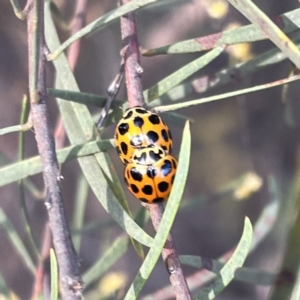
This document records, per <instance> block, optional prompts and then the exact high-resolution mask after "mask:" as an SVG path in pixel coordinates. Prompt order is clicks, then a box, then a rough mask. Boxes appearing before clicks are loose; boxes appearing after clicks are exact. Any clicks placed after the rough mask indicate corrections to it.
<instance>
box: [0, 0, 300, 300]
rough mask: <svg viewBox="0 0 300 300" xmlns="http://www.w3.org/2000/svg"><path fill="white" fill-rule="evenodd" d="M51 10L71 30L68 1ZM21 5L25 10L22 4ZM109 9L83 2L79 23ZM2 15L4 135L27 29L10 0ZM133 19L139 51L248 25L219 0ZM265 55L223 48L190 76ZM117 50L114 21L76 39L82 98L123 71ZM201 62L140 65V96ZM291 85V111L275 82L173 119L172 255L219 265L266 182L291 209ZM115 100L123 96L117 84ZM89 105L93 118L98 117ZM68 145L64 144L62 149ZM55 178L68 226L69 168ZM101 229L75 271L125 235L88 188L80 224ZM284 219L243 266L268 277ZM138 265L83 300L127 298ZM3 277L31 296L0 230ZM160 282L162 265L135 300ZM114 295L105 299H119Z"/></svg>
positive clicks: (39, 235)
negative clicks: (178, 169)
mask: <svg viewBox="0 0 300 300" xmlns="http://www.w3.org/2000/svg"><path fill="white" fill-rule="evenodd" d="M78 1H80V0H78ZM54 2H55V4H56V5H57V7H58V8H59V9H60V11H61V14H62V16H63V18H64V19H65V20H66V22H70V21H71V20H72V17H73V14H74V7H75V1H72V0H55V1H54ZM254 2H256V4H257V5H258V6H259V7H260V8H261V9H262V10H263V11H264V12H265V13H266V14H267V15H268V16H276V15H279V14H282V13H285V12H288V11H290V10H293V9H296V8H298V6H299V3H298V2H297V1H291V0H286V1H275V0H269V1H254ZM20 3H21V4H22V5H24V4H25V1H20ZM116 6H117V1H111V0H102V1H95V0H88V1H87V9H86V23H87V24H88V23H90V22H92V21H93V20H95V19H97V18H98V17H100V16H102V15H103V14H105V13H106V12H109V11H110V10H112V9H114V8H116ZM0 7H1V9H0V45H1V47H0V77H1V78H0V99H1V103H2V105H3V107H2V108H3V109H1V110H0V128H4V127H7V126H12V125H16V124H19V119H20V114H21V103H22V97H23V95H24V94H26V93H28V74H27V70H28V67H27V65H28V62H27V29H26V22H23V21H20V20H19V19H17V18H16V17H15V15H14V13H13V9H12V7H11V5H10V3H9V1H4V0H2V1H0ZM22 7H23V6H22ZM137 20H138V34H139V41H140V44H141V45H142V46H143V47H144V48H155V47H159V46H164V45H167V44H172V43H175V42H178V41H181V40H186V39H190V38H194V37H201V36H205V35H208V34H213V33H217V32H220V31H223V30H225V29H228V28H233V27H238V26H242V25H246V24H249V22H248V21H247V20H246V19H245V18H244V17H243V16H242V15H241V14H240V13H239V12H238V11H236V10H235V9H234V8H233V7H231V6H230V5H229V4H228V3H227V1H225V0H224V1H223V0H202V1H201V0H194V1H192V0H191V1H188V0H186V1H175V0H174V1H166V4H165V5H163V4H155V5H150V6H148V7H146V8H144V9H143V10H142V11H140V12H139V13H138V15H137ZM59 33H60V38H61V41H64V40H65V39H66V38H67V37H68V36H69V35H70V31H66V30H62V29H59ZM273 47H274V46H273V44H272V43H271V42H270V41H261V42H255V43H252V44H243V45H237V46H230V47H228V48H227V49H226V51H225V52H224V53H223V54H221V55H220V56H219V57H218V58H217V59H216V60H214V61H213V62H212V63H211V64H209V66H207V67H205V68H204V69H203V70H201V72H198V73H197V74H195V75H194V76H193V77H192V78H195V79H196V78H201V77H204V76H208V77H209V78H214V74H215V73H216V72H218V71H220V70H222V69H226V68H228V67H232V66H234V65H235V64H237V63H239V62H243V61H247V60H249V59H250V58H252V57H255V56H257V55H259V54H261V53H263V52H264V51H267V50H269V49H272V48H273ZM120 49H121V37H120V24H119V22H114V23H112V24H110V25H109V26H107V28H105V29H104V30H102V31H99V32H95V33H93V34H91V35H89V36H87V37H84V38H83V39H82V45H81V51H80V56H79V60H78V63H77V65H76V68H75V77H76V79H77V82H78V85H79V87H80V90H81V91H82V92H86V93H93V94H99V95H106V89H107V88H108V86H109V84H110V82H111V81H112V80H113V78H114V76H115V75H116V74H117V72H118V69H119V63H120ZM199 55H202V53H201V54H199V53H193V54H179V55H160V56H157V57H142V58H141V64H142V67H143V69H144V73H143V76H142V77H143V85H144V88H145V89H146V88H149V87H151V86H152V85H154V84H155V83H156V82H158V81H160V80H161V79H163V78H164V77H165V76H167V75H169V74H171V73H172V72H174V71H176V70H177V69H178V68H180V67H181V66H184V65H185V64H187V63H189V62H191V61H192V60H194V59H196V58H197V57H199ZM48 65H49V66H48V87H53V80H54V68H53V67H52V65H51V63H48ZM291 68H292V65H291V63H290V62H288V61H287V60H285V61H283V62H282V63H279V64H276V65H273V66H271V67H268V68H265V69H264V70H260V71H259V72H256V73H254V74H252V75H250V76H248V77H247V78H237V79H236V80H233V81H232V82H231V83H230V84H228V85H226V86H224V87H220V88H215V89H210V90H209V91H207V92H204V93H201V96H200V94H197V93H193V94H191V95H189V96H188V97H187V98H185V99H184V100H189V99H198V98H200V97H205V96H209V95H216V94H221V93H224V92H228V91H233V90H237V89H241V88H246V87H250V86H255V85H259V84H263V83H268V82H271V81H275V80H277V79H281V78H285V77H287V76H288V75H289V73H290V71H291ZM192 78H190V79H192ZM190 79H189V80H190ZM296 85H297V83H292V84H290V85H289V88H288V90H287V91H286V98H287V99H288V100H289V103H288V104H284V103H283V101H282V94H283V88H282V86H280V87H276V88H272V89H268V90H265V91H261V92H257V93H252V94H248V95H244V96H239V97H234V98H229V99H226V100H222V101H217V102H214V103H206V104H203V105H199V106H193V107H192V108H188V109H182V110H180V111H177V112H178V113H180V114H182V115H184V116H186V117H188V118H191V119H193V120H194V122H193V123H192V125H191V131H192V153H191V164H190V170H189V175H188V181H187V185H186V189H185V193H184V198H183V200H182V201H183V206H185V207H186V208H183V209H182V210H180V211H179V213H178V215H177V217H176V220H175V223H174V225H173V229H172V233H173V235H174V237H175V240H176V244H177V248H178V252H179V254H191V255H198V256H202V257H208V258H218V257H219V256H221V255H222V254H224V253H226V252H227V251H229V250H230V249H232V247H234V246H235V245H236V243H237V242H238V241H239V238H240V236H241V233H242V229H243V220H244V217H245V215H247V216H249V218H250V219H251V221H252V223H253V224H254V223H255V222H256V221H257V219H258V218H259V216H260V214H261V212H262V210H263V209H264V207H265V206H266V205H267V204H268V203H270V201H271V200H273V199H271V198H272V193H271V192H270V190H269V187H268V180H269V179H270V178H271V179H272V180H274V182H275V185H276V188H277V190H278V191H279V192H278V195H280V196H281V197H280V200H281V201H284V202H288V199H289V195H290V193H291V185H292V182H293V172H294V168H295V167H294V166H295V162H296V152H297V150H298V142H299V134H298V132H299V122H298V120H297V119H296V118H295V117H296V115H297V114H296V112H297V109H298V108H297V106H296V103H295V100H296V99H297V97H298V94H297V88H296ZM118 98H119V99H126V90H125V88H124V84H123V86H122V88H121V90H120V93H119V95H118ZM4 106H5V107H4ZM49 108H50V113H51V121H52V125H53V128H55V126H56V123H57V121H58V118H59V115H58V109H57V107H56V103H55V100H54V99H52V98H49ZM90 109H91V111H92V113H93V114H94V115H95V120H96V119H97V116H98V115H99V113H100V109H95V108H90ZM169 126H170V127H171V131H172V134H173V136H174V144H175V151H174V152H175V155H178V151H179V147H180V142H181V135H182V129H183V127H181V126H176V124H169ZM114 127H115V124H114V125H112V126H110V127H109V128H107V129H106V130H105V131H104V132H103V138H112V137H113V133H114ZM65 145H68V141H66V142H65ZM0 152H1V164H2V165H5V164H7V163H9V162H15V161H17V159H18V134H17V133H11V134H7V135H3V136H1V137H0ZM36 154H37V148H36V143H35V139H34V133H33V131H29V132H26V134H25V157H26V158H28V157H30V156H34V155H36ZM109 154H110V156H111V158H112V160H113V163H114V165H115V166H116V169H117V171H118V174H119V176H120V178H121V179H122V177H123V176H122V168H123V166H122V164H121V162H120V161H119V159H118V157H117V155H116V153H115V151H114V149H113V150H110V151H109ZM247 174H248V177H246V178H248V179H249V178H250V179H249V180H250V181H248V183H249V186H250V188H249V186H248V187H247V186H246V192H244V193H243V191H240V193H241V194H234V193H220V191H223V190H224V189H226V187H228V186H230V184H232V182H236V180H242V179H243V178H245V175H247ZM249 174H251V176H250V177H249ZM62 175H63V176H64V182H63V194H64V200H65V204H66V209H67V213H68V216H69V220H70V222H71V221H72V210H73V207H74V205H73V204H74V197H75V193H76V188H77V187H78V182H79V180H80V177H81V171H80V168H79V166H78V163H77V162H76V160H71V161H69V162H67V163H65V164H64V165H63V167H62ZM31 180H32V182H33V183H34V185H35V186H36V187H37V188H38V189H39V190H41V191H43V180H42V176H41V174H39V175H36V176H33V177H31ZM122 183H123V182H122ZM125 192H126V195H127V197H128V201H129V205H130V207H131V209H132V211H133V212H134V213H136V212H137V211H138V210H139V209H140V207H141V205H140V203H139V202H138V201H137V200H136V199H134V198H133V197H132V196H131V194H129V192H127V191H126V190H125ZM0 195H1V196H0V206H1V207H2V208H3V210H4V211H5V212H6V214H7V216H8V217H9V218H10V220H11V221H12V223H13V225H14V226H15V227H16V229H17V231H18V233H19V235H20V237H21V238H22V239H23V242H24V243H25V244H26V245H28V240H27V238H26V234H25V230H24V225H23V222H22V218H21V214H20V207H19V200H18V198H19V192H18V185H17V183H14V184H10V185H7V186H5V187H1V194H0ZM25 197H26V198H25V199H26V204H27V206H28V211H29V214H30V219H31V225H32V228H33V233H34V237H35V239H36V240H37V241H39V243H40V244H41V243H42V240H43V235H44V227H45V223H46V220H47V214H46V210H45V207H44V204H43V201H42V200H38V199H35V198H34V197H33V196H32V194H31V193H29V192H26V194H25ZM190 203H194V206H192V207H191V206H189V204H190ZM99 221H100V222H102V223H103V224H104V223H105V224H106V227H105V230H103V229H99V228H98V229H97V230H92V231H87V232H85V233H84V234H83V240H82V244H81V247H80V257H81V258H82V262H83V263H82V270H85V269H87V268H88V267H90V266H91V265H92V264H93V263H94V262H95V261H96V260H97V258H98V257H99V256H101V254H102V253H103V252H104V251H105V250H106V249H107V247H109V245H110V244H111V243H112V242H113V241H114V239H115V238H116V237H117V236H119V235H120V234H121V233H122V230H121V229H120V227H119V226H118V225H117V224H116V223H114V221H112V219H111V217H110V216H109V215H108V214H107V213H106V212H105V211H104V209H103V208H102V207H101V205H100V203H99V202H98V200H97V199H96V198H95V196H94V195H93V193H92V192H91V191H90V190H89V192H88V201H87V207H86V212H85V224H89V223H90V222H99ZM287 221H288V220H282V219H281V218H280V216H279V219H278V220H277V222H276V225H275V226H274V228H273V230H272V231H271V232H270V233H269V234H268V236H267V237H266V238H265V239H264V240H263V241H262V242H261V243H260V244H259V245H258V247H257V248H256V249H255V251H253V252H252V253H251V255H250V256H249V258H248V259H247V261H246V266H249V267H256V268H261V269H264V270H267V271H271V272H276V270H277V268H278V266H279V264H280V262H281V259H282V255H283V250H284V241H285V238H286V236H285V230H284V229H283V228H284V227H283V225H282V224H286V222H287ZM145 228H146V229H145V230H146V231H147V232H148V233H149V234H151V235H152V236H153V234H154V231H153V229H152V226H151V224H150V223H149V224H147V225H146V226H145ZM140 265H141V260H140V258H138V256H137V255H136V253H135V251H134V250H133V248H132V247H130V248H129V250H128V251H127V252H126V254H125V255H124V256H123V257H122V259H121V260H119V261H118V262H117V263H116V265H115V266H114V267H113V268H112V269H111V270H110V271H109V272H107V273H106V275H105V276H103V277H102V278H101V279H100V280H99V281H98V282H96V283H95V284H94V285H93V286H92V287H91V288H90V291H91V292H92V291H94V292H95V291H98V293H99V294H98V296H94V298H93V296H91V297H92V298H90V299H102V298H98V297H99V295H100V294H102V295H103V294H104V293H108V294H109V293H111V290H116V289H120V290H121V292H120V299H122V295H123V294H122V291H127V289H128V285H129V284H130V283H131V282H132V280H133V278H134V276H135V275H136V272H137V271H138V269H139V266H140ZM0 270H1V272H2V274H3V276H4V278H5V281H6V283H7V284H8V286H9V287H11V288H12V289H13V290H14V292H15V293H16V295H18V297H19V298H20V299H30V295H31V292H32V286H33V283H34V278H33V276H32V275H31V273H30V272H29V271H28V270H27V269H26V267H25V266H24V264H23V262H22V260H21V259H20V257H19V256H18V254H17V252H16V251H15V249H14V247H13V246H12V244H11V243H10V241H9V239H8V238H7V236H6V234H5V233H4V232H3V231H1V229H0ZM184 271H185V274H186V275H187V276H189V275H192V274H194V273H195V272H196V271H197V270H195V269H194V268H191V267H184ZM109 276H111V277H109ZM105 280H106V281H105ZM107 282H108V283H107ZM168 284H169V280H168V274H167V272H166V270H165V266H164V263H163V261H162V260H161V259H160V260H159V263H158V264H157V266H156V268H155V269H154V271H153V273H152V275H151V277H150V279H149V280H148V282H147V283H146V285H145V287H144V289H143V291H142V293H141V296H140V297H141V299H142V296H144V295H146V294H148V293H153V292H154V291H157V290H159V289H161V288H163V287H164V286H166V285H168ZM109 288H110V289H111V290H109ZM93 289H94V290H93ZM105 289H108V291H107V290H105ZM104 290H105V291H104ZM268 291H269V288H268V287H264V286H254V285H250V284H246V283H241V282H233V283H231V284H230V286H229V288H227V289H226V290H225V291H224V292H223V293H222V294H221V295H220V296H218V298H217V299H257V300H260V299H266V298H267V294H268ZM96 294H97V293H96ZM114 297H115V298H114ZM114 297H112V299H117V298H118V297H117V296H114Z"/></svg>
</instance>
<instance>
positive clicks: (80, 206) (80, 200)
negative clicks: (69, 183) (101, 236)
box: [72, 174, 89, 253]
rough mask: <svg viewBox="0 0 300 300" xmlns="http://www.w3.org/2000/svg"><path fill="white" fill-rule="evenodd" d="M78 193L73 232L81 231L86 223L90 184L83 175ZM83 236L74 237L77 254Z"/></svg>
mask: <svg viewBox="0 0 300 300" xmlns="http://www.w3.org/2000/svg"><path fill="white" fill-rule="evenodd" d="M77 181H78V182H77V184H76V192H75V201H74V202H75V203H74V212H73V220H72V231H74V230H80V229H81V228H82V225H83V222H84V215H85V208H86V202H87V197H88V191H89V184H88V182H87V181H86V179H85V177H84V176H83V175H82V174H81V175H80V176H79V178H78V179H77ZM81 237H82V235H81V234H77V235H76V236H73V238H72V240H73V244H74V247H75V250H76V252H77V253H79V251H80V245H81Z"/></svg>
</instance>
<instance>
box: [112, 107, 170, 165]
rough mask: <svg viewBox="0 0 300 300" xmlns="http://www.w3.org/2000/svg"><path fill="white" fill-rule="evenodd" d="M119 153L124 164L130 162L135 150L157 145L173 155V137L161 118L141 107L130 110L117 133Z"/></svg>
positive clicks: (119, 125)
mask: <svg viewBox="0 0 300 300" xmlns="http://www.w3.org/2000/svg"><path fill="white" fill-rule="evenodd" d="M115 143H116V149H117V153H118V155H119V157H120V159H121V160H122V162H123V163H124V164H127V163H129V162H130V160H131V157H132V155H133V152H134V150H135V149H138V148H143V147H147V146H149V145H157V146H160V147H162V148H163V150H164V151H165V152H166V153H167V154H171V153H172V147H173V142H172V135H171V132H170V130H169V128H168V126H167V125H166V124H165V123H164V121H163V120H162V119H161V117H160V116H159V115H158V114H156V113H154V112H151V111H150V110H147V109H145V108H143V107H141V106H136V107H133V108H129V109H127V110H126V111H125V113H124V115H123V117H122V119H121V120H120V121H119V123H118V125H117V128H116V132H115Z"/></svg>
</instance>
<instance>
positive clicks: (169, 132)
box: [168, 130, 173, 140]
mask: <svg viewBox="0 0 300 300" xmlns="http://www.w3.org/2000/svg"><path fill="white" fill-rule="evenodd" d="M168 134H169V138H170V140H172V139H173V137H172V133H171V131H170V130H168Z"/></svg>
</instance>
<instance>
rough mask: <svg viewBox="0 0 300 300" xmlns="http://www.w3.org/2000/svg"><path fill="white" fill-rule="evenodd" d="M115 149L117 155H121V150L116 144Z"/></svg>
mask: <svg viewBox="0 0 300 300" xmlns="http://www.w3.org/2000/svg"><path fill="white" fill-rule="evenodd" d="M116 150H117V153H118V155H119V156H121V154H122V152H121V150H120V147H119V146H117V147H116Z"/></svg>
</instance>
